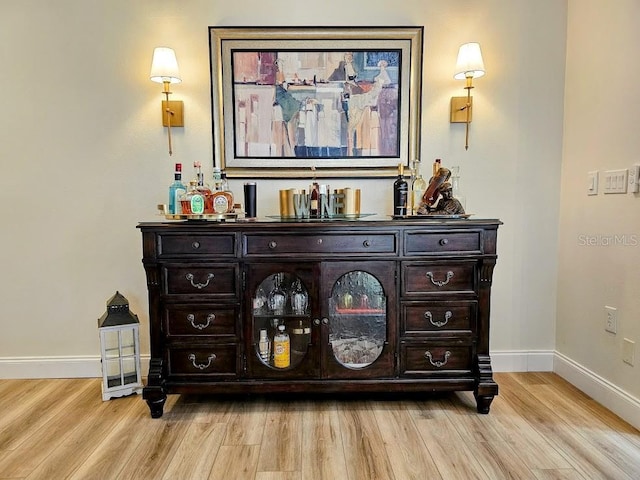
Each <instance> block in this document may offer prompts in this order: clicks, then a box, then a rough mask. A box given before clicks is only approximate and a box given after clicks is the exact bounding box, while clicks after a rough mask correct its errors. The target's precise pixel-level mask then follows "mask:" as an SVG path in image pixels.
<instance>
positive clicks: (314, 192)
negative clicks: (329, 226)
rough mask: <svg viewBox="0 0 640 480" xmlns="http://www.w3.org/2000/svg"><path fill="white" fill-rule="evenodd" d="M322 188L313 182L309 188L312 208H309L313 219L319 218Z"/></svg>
mask: <svg viewBox="0 0 640 480" xmlns="http://www.w3.org/2000/svg"><path fill="white" fill-rule="evenodd" d="M319 190H320V186H319V185H318V183H317V182H313V183H312V184H311V186H310V187H309V199H310V201H311V202H310V204H311V206H310V207H309V216H310V217H311V218H318V212H319V210H318V207H319V206H320V198H319V196H320V191H319Z"/></svg>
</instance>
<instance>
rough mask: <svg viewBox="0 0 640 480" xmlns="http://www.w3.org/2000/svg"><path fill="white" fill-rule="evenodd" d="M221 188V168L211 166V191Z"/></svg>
mask: <svg viewBox="0 0 640 480" xmlns="http://www.w3.org/2000/svg"><path fill="white" fill-rule="evenodd" d="M220 190H222V170H220V167H213V191H214V192H217V191H220Z"/></svg>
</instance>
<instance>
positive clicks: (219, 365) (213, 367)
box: [167, 344, 237, 376]
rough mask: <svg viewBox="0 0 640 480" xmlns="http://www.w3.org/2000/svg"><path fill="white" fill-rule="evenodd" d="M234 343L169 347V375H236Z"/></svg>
mask: <svg viewBox="0 0 640 480" xmlns="http://www.w3.org/2000/svg"><path fill="white" fill-rule="evenodd" d="M236 348H237V347H236V345H234V344H220V345H211V346H206V347H205V346H196V347H193V348H189V347H180V348H175V347H174V348H169V349H168V351H167V355H168V357H169V359H168V360H169V375H233V376H235V375H236V364H237V350H236Z"/></svg>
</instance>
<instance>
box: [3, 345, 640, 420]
mask: <svg viewBox="0 0 640 480" xmlns="http://www.w3.org/2000/svg"><path fill="white" fill-rule="evenodd" d="M141 363H142V366H141V368H142V375H143V376H145V375H146V373H147V372H148V371H149V355H143V356H141ZM491 364H492V368H493V371H494V372H555V373H557V374H558V375H560V376H561V377H562V378H564V379H565V380H567V381H568V382H569V383H571V384H573V385H575V386H576V387H577V388H579V389H580V390H582V391H583V392H585V393H586V394H587V395H589V396H590V397H592V398H593V399H594V400H596V401H597V402H598V403H600V404H602V405H603V406H605V407H606V408H608V409H609V410H611V411H612V412H614V413H615V414H616V415H618V416H620V417H621V418H623V419H624V420H625V421H627V422H629V423H630V424H631V425H633V426H634V427H636V428H638V429H640V400H639V399H637V398H635V397H634V396H632V395H630V394H629V393H627V392H625V391H624V390H622V389H621V388H619V387H617V386H616V385H614V384H612V383H611V382H609V381H607V380H605V379H604V378H602V377H600V376H598V375H597V374H595V373H594V372H592V371H590V370H588V369H587V368H585V367H583V366H582V365H580V364H578V363H576V362H574V361H573V360H571V359H570V358H568V357H566V356H565V355H563V354H561V353H558V352H555V351H553V350H533V351H521V350H504V351H495V352H491ZM101 376H102V369H101V365H100V357H98V356H64V357H0V379H10V378H14V379H16V378H24V379H26V378H93V377H96V378H99V377H101Z"/></svg>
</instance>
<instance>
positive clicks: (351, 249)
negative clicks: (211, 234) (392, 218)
mask: <svg viewBox="0 0 640 480" xmlns="http://www.w3.org/2000/svg"><path fill="white" fill-rule="evenodd" d="M244 242H245V250H246V254H247V255H248V256H250V255H269V256H274V255H290V254H298V255H305V254H319V253H327V254H329V253H330V254H332V255H341V254H358V253H361V254H366V255H372V254H394V253H395V252H396V244H397V242H396V235H395V234H393V233H385V234H367V233H345V234H318V235H309V234H302V235H246V236H245V238H244Z"/></svg>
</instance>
